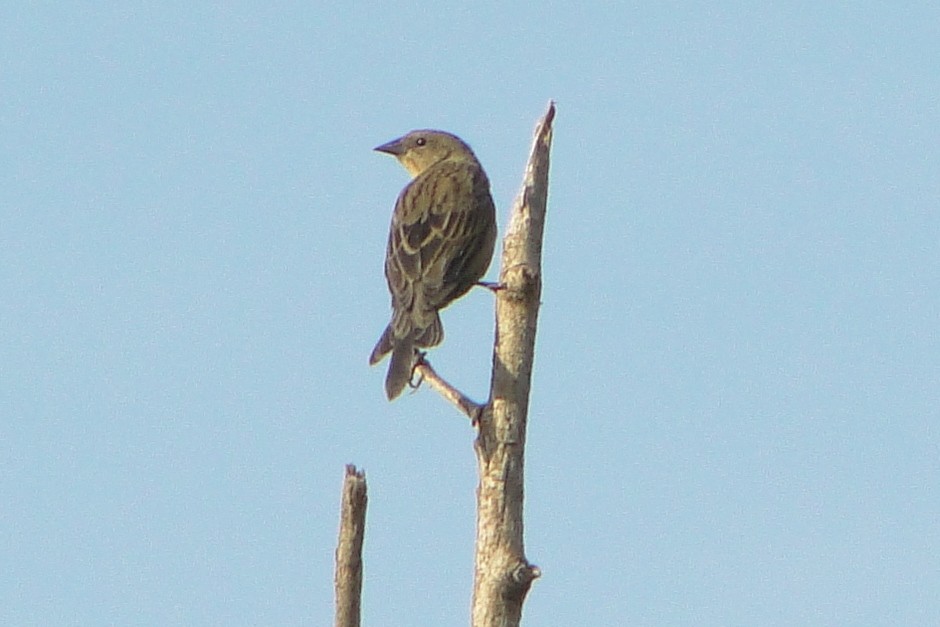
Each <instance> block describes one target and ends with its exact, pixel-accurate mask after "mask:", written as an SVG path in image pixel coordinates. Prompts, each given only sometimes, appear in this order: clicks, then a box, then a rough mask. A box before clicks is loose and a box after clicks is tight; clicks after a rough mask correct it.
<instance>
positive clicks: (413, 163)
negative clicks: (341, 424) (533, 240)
mask: <svg viewBox="0 0 940 627" xmlns="http://www.w3.org/2000/svg"><path fill="white" fill-rule="evenodd" d="M375 150H378V151H379V152H384V153H388V154H390V155H392V156H394V157H395V158H396V159H398V161H399V162H400V163H401V164H402V165H403V166H404V167H405V169H406V170H408V172H409V173H410V174H411V175H412V177H414V178H413V179H412V180H411V182H410V183H408V185H406V186H405V188H404V189H403V190H402V191H401V194H399V196H398V200H397V201H396V203H395V210H394V212H393V213H392V224H391V227H390V228H389V234H388V248H387V250H386V253H385V278H386V280H387V281H388V291H389V292H391V294H392V320H391V322H389V323H388V326H387V327H386V328H385V332H384V333H382V337H380V338H379V341H378V343H377V344H376V345H375V348H374V349H372V355H371V356H370V357H369V363H370V364H376V363H378V362H380V361H381V360H382V359H383V358H384V357H385V355H387V354H388V353H391V354H392V359H391V363H390V364H389V367H388V375H387V376H386V378H385V394H386V395H387V396H388V399H389V400H392V399H394V398H395V397H397V396H398V395H399V394H401V392H402V390H404V389H405V385H406V384H407V383H408V382H409V381H410V380H411V371H412V369H413V367H414V359H415V349H416V348H428V347H431V346H436V345H438V344H440V343H441V340H443V339H444V328H443V327H442V326H441V318H440V315H439V313H438V312H439V311H440V310H441V309H443V308H444V307H446V306H447V305H449V304H450V303H451V302H453V301H454V300H455V299H457V298H460V297H461V296H463V295H464V294H466V293H467V291H468V290H469V289H470V288H471V287H473V285H474V284H475V283H476V282H477V281H479V280H480V277H482V276H483V273H484V272H486V269H487V268H488V267H489V265H490V260H491V259H492V257H493V246H494V245H495V243H496V208H495V206H494V205H493V197H492V196H491V195H490V182H489V179H487V177H486V172H484V171H483V167H482V166H481V165H480V162H479V161H477V158H476V155H474V154H473V151H472V150H470V147H469V146H468V145H467V144H465V143H464V142H463V141H461V139H460V138H459V137H456V136H455V135H451V134H450V133H445V132H443V131H431V130H421V131H412V132H410V133H408V134H407V135H405V136H404V137H401V138H399V139H396V140H394V141H390V142H388V143H387V144H382V145H381V146H378V147H377V148H376V149H375Z"/></svg>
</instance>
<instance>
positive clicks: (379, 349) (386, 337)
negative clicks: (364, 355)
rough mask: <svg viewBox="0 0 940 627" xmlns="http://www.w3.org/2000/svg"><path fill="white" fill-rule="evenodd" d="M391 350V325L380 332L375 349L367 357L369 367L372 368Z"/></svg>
mask: <svg viewBox="0 0 940 627" xmlns="http://www.w3.org/2000/svg"><path fill="white" fill-rule="evenodd" d="M391 350H392V325H388V326H387V327H385V331H383V332H382V337H380V338H379V341H378V342H376V343H375V348H373V349H372V354H371V355H369V365H370V366H374V365H375V364H377V363H379V362H380V361H382V359H384V358H385V356H386V355H388V354H389V352H390V351H391Z"/></svg>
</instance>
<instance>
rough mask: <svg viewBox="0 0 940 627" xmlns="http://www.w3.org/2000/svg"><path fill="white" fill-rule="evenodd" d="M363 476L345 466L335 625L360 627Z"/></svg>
mask: <svg viewBox="0 0 940 627" xmlns="http://www.w3.org/2000/svg"><path fill="white" fill-rule="evenodd" d="M367 502H368V498H367V496H366V475H365V473H364V472H361V471H356V467H355V466H353V465H352V464H349V465H347V466H346V478H345V479H344V480H343V497H342V506H341V510H340V524H339V542H338V543H337V545H336V574H335V577H334V585H335V590H336V620H335V621H334V623H333V624H334V625H335V626H336V627H359V608H360V602H361V599H362V542H363V536H364V534H365V527H366V504H367Z"/></svg>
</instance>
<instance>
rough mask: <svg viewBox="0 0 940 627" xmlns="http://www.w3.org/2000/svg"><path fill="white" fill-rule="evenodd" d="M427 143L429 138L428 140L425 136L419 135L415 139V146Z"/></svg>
mask: <svg viewBox="0 0 940 627" xmlns="http://www.w3.org/2000/svg"><path fill="white" fill-rule="evenodd" d="M426 143H428V140H426V139H425V138H423V137H419V138H418V139H416V140H415V146H423V145H425V144H426Z"/></svg>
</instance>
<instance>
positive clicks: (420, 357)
mask: <svg viewBox="0 0 940 627" xmlns="http://www.w3.org/2000/svg"><path fill="white" fill-rule="evenodd" d="M425 355H427V353H426V352H425V351H419V350H418V349H417V348H416V349H415V357H414V365H412V366H411V376H410V377H408V387H410V388H411V389H412V390H415V391H417V389H418V388H419V387H421V383H422V382H423V381H424V375H423V374H419V375H418V380H417V381H415V380H414V376H415V371H416V370H417V369H418V366H420V365H422V364H424V363H425V362H424V356H425Z"/></svg>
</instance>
